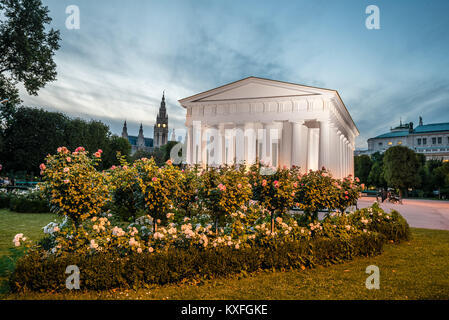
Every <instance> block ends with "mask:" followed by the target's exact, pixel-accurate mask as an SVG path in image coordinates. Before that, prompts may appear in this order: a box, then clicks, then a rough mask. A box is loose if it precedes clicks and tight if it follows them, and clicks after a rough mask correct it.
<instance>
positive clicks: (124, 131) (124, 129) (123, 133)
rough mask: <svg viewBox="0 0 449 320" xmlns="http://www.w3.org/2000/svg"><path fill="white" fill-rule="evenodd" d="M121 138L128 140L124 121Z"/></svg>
mask: <svg viewBox="0 0 449 320" xmlns="http://www.w3.org/2000/svg"><path fill="white" fill-rule="evenodd" d="M122 138H124V139H126V140H128V127H127V126H126V120H125V124H124V125H123V130H122Z"/></svg>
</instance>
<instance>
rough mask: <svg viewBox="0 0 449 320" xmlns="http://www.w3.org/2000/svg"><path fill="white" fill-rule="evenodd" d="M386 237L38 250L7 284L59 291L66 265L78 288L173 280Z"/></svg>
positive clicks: (298, 260)
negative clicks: (149, 249)
mask: <svg viewBox="0 0 449 320" xmlns="http://www.w3.org/2000/svg"><path fill="white" fill-rule="evenodd" d="M384 242H385V237H384V236H383V235H381V234H378V233H370V234H363V235H359V236H356V237H353V238H351V239H328V238H320V239H314V240H311V241H310V242H309V241H295V242H285V243H276V242H273V243H272V244H271V245H268V246H265V247H261V246H255V247H252V248H245V249H240V250H236V249H234V248H229V247H224V248H217V249H208V250H200V249H196V248H189V249H171V250H169V251H167V252H163V253H151V254H150V253H142V254H133V255H131V256H127V257H120V256H118V255H117V254H112V253H108V254H96V255H91V256H81V255H70V256H66V257H49V258H45V259H41V256H40V254H39V253H38V252H30V253H29V254H28V255H26V256H24V257H23V258H21V259H20V260H19V261H18V262H17V265H16V268H15V270H14V272H13V273H12V275H11V277H10V279H9V284H10V287H11V290H12V291H23V290H31V291H50V290H56V291H62V290H66V289H65V280H66V278H67V276H68V275H67V274H65V269H66V267H67V266H69V265H77V266H78V267H79V269H80V279H81V289H83V290H108V289H112V288H134V289H136V288H141V287H145V286H146V285H149V284H159V285H162V284H167V283H176V282H180V281H182V280H184V279H195V278H201V279H207V278H214V277H220V276H227V275H231V274H238V273H241V272H253V271H257V270H275V269H276V270H284V269H297V268H301V267H302V266H305V267H314V266H317V265H329V264H335V263H340V262H343V261H345V260H350V259H352V258H354V257H356V256H372V255H377V254H380V253H381V251H382V247H383V244H384Z"/></svg>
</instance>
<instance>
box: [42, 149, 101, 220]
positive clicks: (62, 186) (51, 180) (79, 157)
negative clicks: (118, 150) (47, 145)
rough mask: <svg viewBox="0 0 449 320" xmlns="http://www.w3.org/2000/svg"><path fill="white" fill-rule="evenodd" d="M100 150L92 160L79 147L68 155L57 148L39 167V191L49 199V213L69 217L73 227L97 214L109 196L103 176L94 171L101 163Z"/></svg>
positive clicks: (63, 150)
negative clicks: (40, 177) (55, 152)
mask: <svg viewBox="0 0 449 320" xmlns="http://www.w3.org/2000/svg"><path fill="white" fill-rule="evenodd" d="M101 153H102V151H101V150H98V151H97V152H96V153H95V154H94V155H93V157H89V156H88V152H87V151H85V149H84V148H83V147H78V148H77V149H76V150H75V151H74V152H72V153H71V152H70V151H69V150H68V149H67V148H65V147H60V148H58V152H57V154H56V155H49V156H47V158H46V164H41V165H40V169H41V174H42V175H43V180H44V183H43V185H42V187H43V191H44V192H45V193H46V194H47V197H48V198H49V199H50V204H51V209H52V211H54V212H56V213H58V214H60V215H64V216H67V217H69V218H70V219H72V221H74V222H75V224H76V225H78V224H80V223H81V222H82V221H84V220H86V219H87V218H89V217H90V216H97V215H99V214H100V212H101V210H102V208H103V207H104V206H105V204H106V203H107V201H108V200H109V197H110V193H109V187H108V185H107V179H106V176H105V174H103V173H102V172H99V171H97V170H96V168H95V166H96V165H98V163H99V162H100V161H101V159H100V158H101Z"/></svg>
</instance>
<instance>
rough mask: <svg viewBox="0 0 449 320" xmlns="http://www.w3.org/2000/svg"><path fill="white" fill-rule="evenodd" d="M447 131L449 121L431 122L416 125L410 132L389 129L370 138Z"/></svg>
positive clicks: (448, 129)
mask: <svg viewBox="0 0 449 320" xmlns="http://www.w3.org/2000/svg"><path fill="white" fill-rule="evenodd" d="M445 131H449V122H445V123H431V124H425V125H421V126H417V127H416V128H415V129H413V131H412V132H410V131H409V130H401V131H391V132H388V133H384V134H381V135H379V136H377V137H374V138H371V139H382V138H397V137H407V136H408V135H409V134H420V133H433V132H435V133H437V132H445Z"/></svg>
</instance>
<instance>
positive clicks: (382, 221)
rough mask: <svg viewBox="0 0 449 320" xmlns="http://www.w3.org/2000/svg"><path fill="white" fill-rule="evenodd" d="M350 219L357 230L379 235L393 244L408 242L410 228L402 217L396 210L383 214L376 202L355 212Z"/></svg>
mask: <svg viewBox="0 0 449 320" xmlns="http://www.w3.org/2000/svg"><path fill="white" fill-rule="evenodd" d="M350 218H351V220H352V223H353V224H354V225H355V226H357V227H358V228H361V229H366V230H369V231H373V232H378V233H381V234H383V235H384V236H385V237H386V239H387V240H390V241H394V242H400V241H408V240H410V237H411V233H410V227H409V225H408V223H407V221H406V220H405V219H404V217H402V216H401V214H400V213H399V212H397V211H396V210H392V211H391V212H390V213H387V212H385V211H384V210H383V209H381V208H380V207H379V205H378V204H377V202H375V203H374V204H373V205H372V206H371V207H370V208H364V209H360V210H357V211H355V212H354V213H352V214H351V215H350Z"/></svg>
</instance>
